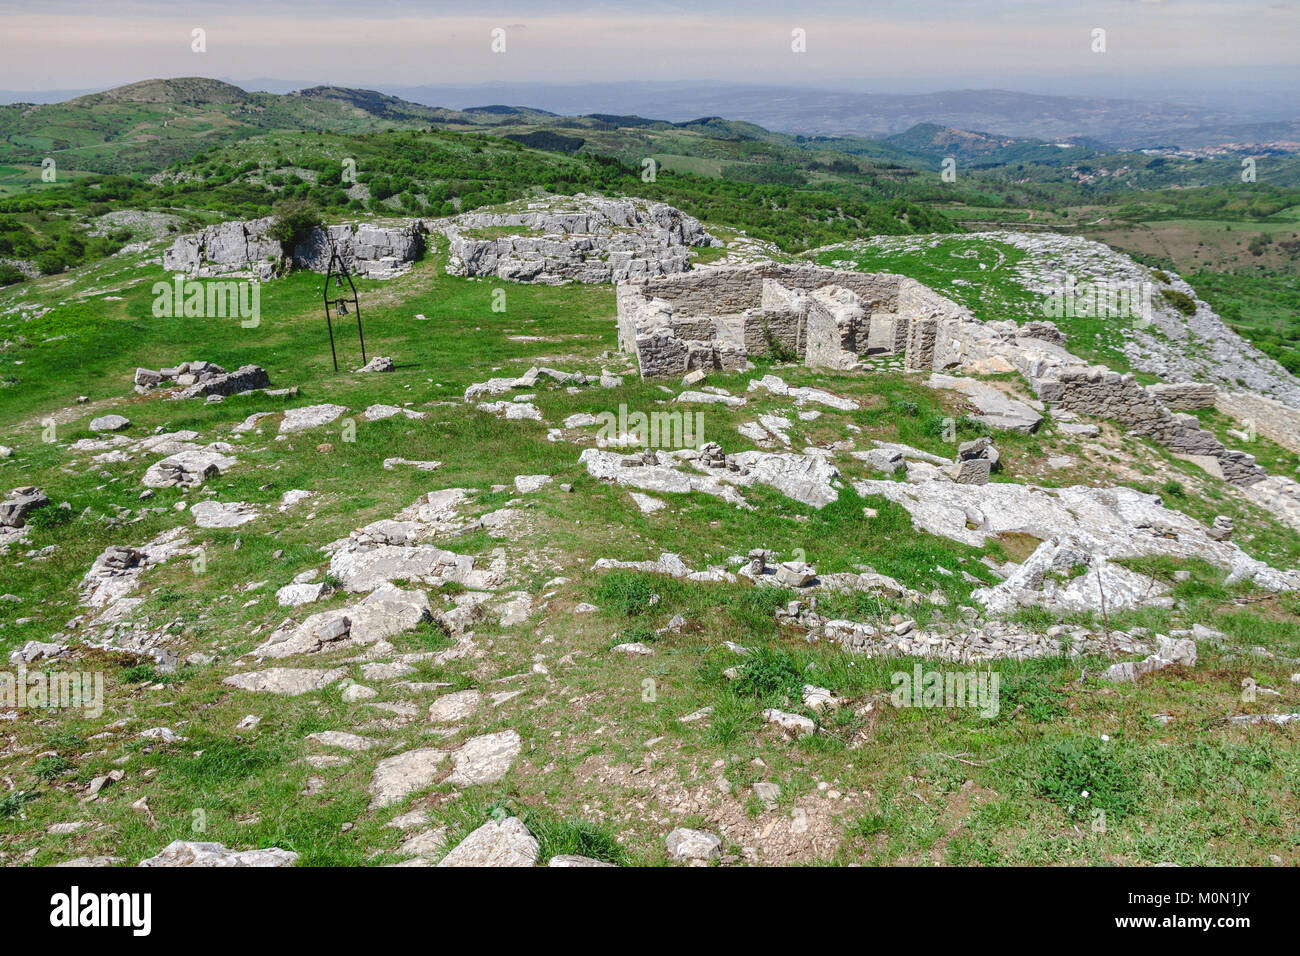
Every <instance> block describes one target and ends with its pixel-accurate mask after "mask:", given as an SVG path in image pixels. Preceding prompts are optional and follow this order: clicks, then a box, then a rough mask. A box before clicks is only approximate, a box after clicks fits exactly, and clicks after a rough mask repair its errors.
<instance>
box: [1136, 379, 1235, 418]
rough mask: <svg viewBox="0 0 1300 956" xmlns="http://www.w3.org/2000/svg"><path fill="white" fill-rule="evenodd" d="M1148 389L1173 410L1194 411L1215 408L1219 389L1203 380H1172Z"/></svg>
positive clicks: (1149, 386) (1150, 386)
mask: <svg viewBox="0 0 1300 956" xmlns="http://www.w3.org/2000/svg"><path fill="white" fill-rule="evenodd" d="M1147 391H1148V392H1150V393H1151V394H1152V395H1154V396H1156V398H1158V399H1160V402H1161V404H1162V405H1164V406H1165V407H1166V408H1168V409H1171V410H1172V411H1176V412H1193V411H1196V409H1198V408H1213V407H1214V399H1215V396H1216V395H1217V394H1218V391H1219V390H1218V389H1217V388H1215V387H1214V386H1213V385H1210V384H1206V383H1202V382H1170V383H1168V384H1164V383H1161V384H1157V385H1148V386H1147Z"/></svg>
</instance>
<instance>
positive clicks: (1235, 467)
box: [1037, 365, 1267, 485]
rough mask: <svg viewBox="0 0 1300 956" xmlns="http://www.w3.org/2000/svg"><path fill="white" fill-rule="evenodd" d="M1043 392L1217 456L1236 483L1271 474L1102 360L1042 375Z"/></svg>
mask: <svg viewBox="0 0 1300 956" xmlns="http://www.w3.org/2000/svg"><path fill="white" fill-rule="evenodd" d="M1037 392H1038V397H1039V398H1040V399H1042V400H1043V401H1045V402H1054V403H1056V404H1058V405H1060V406H1061V407H1062V408H1064V409H1066V410H1068V411H1075V412H1085V413H1087V414H1089V415H1095V416H1097V417H1099V418H1110V419H1113V420H1115V421H1117V422H1119V423H1120V424H1121V425H1124V426H1125V427H1126V428H1128V429H1129V430H1131V431H1132V432H1134V433H1135V434H1138V435H1144V436H1146V437H1148V438H1151V439H1152V440H1154V441H1156V442H1157V443H1159V444H1161V445H1164V446H1165V447H1166V448H1169V449H1170V450H1171V451H1175V452H1178V453H1180V454H1184V455H1204V456H1208V457H1212V458H1215V459H1217V460H1218V462H1219V466H1220V467H1221V468H1222V470H1223V477H1224V479H1225V480H1227V481H1229V482H1232V483H1233V484H1241V485H1249V484H1253V483H1255V482H1257V481H1261V480H1263V479H1264V478H1265V477H1267V473H1266V472H1265V471H1264V469H1263V468H1261V467H1259V466H1258V465H1257V464H1255V458H1254V456H1253V455H1248V454H1246V453H1245V452H1240V451H1233V450H1230V449H1228V448H1225V447H1224V445H1223V443H1222V442H1220V441H1219V440H1218V439H1217V438H1216V437H1215V436H1214V434H1213V433H1212V432H1210V431H1208V430H1207V429H1204V428H1202V427H1201V425H1200V422H1199V421H1198V420H1197V418H1196V416H1195V415H1186V414H1182V413H1179V412H1172V411H1170V410H1169V409H1168V408H1166V407H1165V406H1164V405H1163V404H1162V403H1161V401H1160V399H1159V398H1157V397H1156V396H1155V395H1153V394H1152V393H1151V392H1150V391H1148V390H1147V389H1145V388H1143V387H1142V386H1141V385H1139V384H1138V382H1137V380H1136V379H1135V378H1134V377H1133V375H1132V373H1128V374H1125V375H1121V374H1120V373H1119V372H1113V371H1111V370H1109V369H1107V368H1104V367H1103V366H1100V365H1098V366H1094V367H1092V368H1086V369H1079V368H1073V369H1066V370H1062V371H1060V372H1059V373H1058V375H1057V377H1056V378H1055V379H1043V380H1041V381H1040V382H1039V384H1038V388H1037Z"/></svg>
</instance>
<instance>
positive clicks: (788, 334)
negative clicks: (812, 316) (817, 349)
mask: <svg viewBox="0 0 1300 956" xmlns="http://www.w3.org/2000/svg"><path fill="white" fill-rule="evenodd" d="M805 316H806V312H802V313H801V312H793V311H788V310H785V311H777V310H772V309H767V308H763V309H750V310H748V311H746V312H745V314H744V346H745V353H746V354H747V355H767V354H768V353H769V352H770V351H771V345H770V343H771V342H772V341H775V342H779V343H780V344H781V347H782V348H784V349H785V350H787V351H788V352H789V353H790V354H791V355H795V356H797V357H798V358H800V359H802V358H803V357H804V355H805V352H806V349H807V344H808V337H807V335H806V334H805V331H804V324H805V321H806V318H805Z"/></svg>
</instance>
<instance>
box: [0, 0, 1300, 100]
mask: <svg viewBox="0 0 1300 956" xmlns="http://www.w3.org/2000/svg"><path fill="white" fill-rule="evenodd" d="M195 30H203V31H204V33H205V39H206V50H205V51H203V52H196V51H195V50H193V49H192V46H193V45H194V44H193V39H192V38H193V32H194V31H195ZM493 30H502V31H504V46H505V49H504V51H503V52H493V50H492V41H493V34H492V31H493ZM796 30H802V31H805V36H806V41H805V52H795V51H794V50H793V49H792V44H793V43H794V42H795V41H794V38H793V31H796ZM1096 30H1104V31H1105V51H1104V52H1097V51H1095V50H1094V46H1096V39H1095V36H1094V31H1096ZM176 76H209V77H221V78H226V79H230V80H232V81H234V82H237V83H240V82H244V83H247V82H249V81H252V80H255V79H257V78H267V77H271V78H281V79H290V80H302V81H303V82H304V84H306V85H311V84H316V83H324V82H330V83H333V84H336V85H343V86H371V87H373V86H378V85H384V86H402V85H412V86H414V85H422V84H477V83H492V82H509V83H519V82H555V83H572V82H610V81H628V80H632V81H665V80H717V81H727V82H739V83H764V84H782V85H793V86H813V87H818V86H820V87H826V88H835V89H848V90H863V91H866V90H878V91H887V92H923V91H934V90H941V89H953V88H1002V89H1021V90H1027V91H1031V92H1065V91H1066V89H1063V87H1064V88H1068V89H1073V90H1076V91H1077V92H1080V93H1104V94H1117V93H1120V92H1123V91H1131V92H1133V93H1135V94H1141V93H1150V92H1154V91H1159V90H1173V89H1186V90H1198V89H1210V88H1218V89H1230V90H1241V91H1244V92H1247V93H1248V92H1250V91H1261V92H1262V91H1271V92H1273V93H1274V94H1276V93H1278V92H1279V91H1282V92H1286V91H1287V88H1288V87H1289V88H1290V89H1291V90H1293V91H1300V2H1294V0H1266V2H1256V0H980V2H977V0H890V2H882V0H855V2H848V0H825V2H818V0H803V2H799V3H797V4H792V3H789V2H784V3H783V2H776V0H715V2H710V0H696V2H691V3H673V2H658V0H634V2H582V0H576V2H574V0H571V2H564V3H561V2H551V0H515V2H497V0H462V2H459V3H446V2H399V0H316V2H305V3H296V4H294V3H287V2H283V0H221V2H197V3H196V2H188V3H187V2H184V0H164V2H158V0H133V2H132V0H128V2H118V0H81V2H77V0H46V2H41V3H39V4H33V3H30V2H14V0H0V89H9V90H70V89H90V88H95V89H99V88H107V87H110V86H116V85H120V84H123V83H129V82H133V81H136V80H141V79H148V78H151V77H176Z"/></svg>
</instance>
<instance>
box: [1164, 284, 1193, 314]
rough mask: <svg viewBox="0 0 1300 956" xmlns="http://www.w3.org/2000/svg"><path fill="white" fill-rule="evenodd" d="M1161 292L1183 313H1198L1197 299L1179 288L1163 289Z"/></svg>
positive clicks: (1167, 300) (1166, 299)
mask: <svg viewBox="0 0 1300 956" xmlns="http://www.w3.org/2000/svg"><path fill="white" fill-rule="evenodd" d="M1160 294H1161V295H1162V296H1164V297H1165V301H1166V302H1168V303H1169V304H1170V305H1172V306H1173V307H1174V308H1175V309H1177V310H1178V311H1179V312H1181V313H1183V315H1195V314H1196V301H1195V300H1194V299H1193V298H1192V297H1191V296H1190V295H1188V294H1187V293H1186V292H1179V291H1178V290H1177V289H1161V290H1160Z"/></svg>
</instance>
